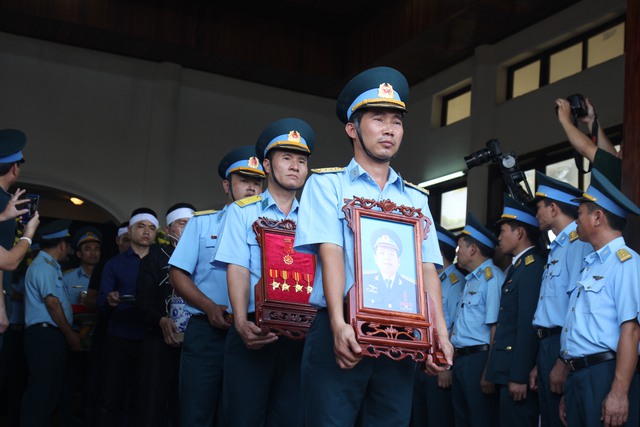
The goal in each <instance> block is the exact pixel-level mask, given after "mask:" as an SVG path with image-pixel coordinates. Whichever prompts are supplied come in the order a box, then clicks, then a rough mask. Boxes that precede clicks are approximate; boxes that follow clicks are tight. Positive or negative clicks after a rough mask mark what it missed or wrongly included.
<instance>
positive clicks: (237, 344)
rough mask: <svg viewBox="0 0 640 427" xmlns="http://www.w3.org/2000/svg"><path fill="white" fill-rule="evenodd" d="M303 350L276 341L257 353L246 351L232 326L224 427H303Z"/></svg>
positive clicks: (227, 350)
mask: <svg viewBox="0 0 640 427" xmlns="http://www.w3.org/2000/svg"><path fill="white" fill-rule="evenodd" d="M303 346H304V341H295V340H290V339H288V338H285V337H279V338H278V340H277V341H276V342H274V343H271V344H268V345H266V346H264V347H262V348H261V349H259V350H249V349H248V348H247V347H246V346H245V345H244V342H243V341H242V338H241V337H240V335H238V332H237V331H236V329H235V326H233V325H231V329H230V330H229V335H228V336H227V342H226V345H225V354H224V382H223V390H224V393H223V405H224V417H225V425H228V426H238V427H245V426H246V427H252V426H270V427H271V426H272V427H287V426H291V427H299V426H302V425H303V419H304V418H303V416H304V411H303V407H302V400H301V396H300V360H301V359H302V349H303Z"/></svg>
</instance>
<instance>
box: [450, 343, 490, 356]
mask: <svg viewBox="0 0 640 427" xmlns="http://www.w3.org/2000/svg"><path fill="white" fill-rule="evenodd" d="M481 351H489V344H481V345H472V346H469V347H461V348H456V349H455V352H454V355H455V357H460V356H467V355H469V354H473V353H480V352H481Z"/></svg>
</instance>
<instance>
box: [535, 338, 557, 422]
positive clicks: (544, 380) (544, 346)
mask: <svg viewBox="0 0 640 427" xmlns="http://www.w3.org/2000/svg"><path fill="white" fill-rule="evenodd" d="M558 354H560V334H557V335H552V336H550V337H547V338H544V339H542V340H540V347H539V349H538V401H539V403H540V418H541V421H542V427H562V426H563V424H562V421H560V415H559V412H558V406H560V399H561V398H562V395H560V394H557V393H553V392H552V391H551V388H550V387H551V383H550V382H549V374H550V373H551V370H552V369H553V367H554V366H555V365H556V362H557V361H558Z"/></svg>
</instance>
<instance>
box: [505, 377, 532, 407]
mask: <svg viewBox="0 0 640 427" xmlns="http://www.w3.org/2000/svg"><path fill="white" fill-rule="evenodd" d="M507 387H508V389H509V396H511V399H513V401H514V402H520V401H523V400H525V399H526V398H527V385H526V384H520V383H516V382H513V381H509V382H508V383H507Z"/></svg>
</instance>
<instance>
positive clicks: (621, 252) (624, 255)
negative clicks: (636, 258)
mask: <svg viewBox="0 0 640 427" xmlns="http://www.w3.org/2000/svg"><path fill="white" fill-rule="evenodd" d="M616 255H618V259H619V260H620V262H625V261H627V260H630V259H631V254H630V253H629V251H627V250H626V249H624V248H622V249H618V250H617V251H616Z"/></svg>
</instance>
